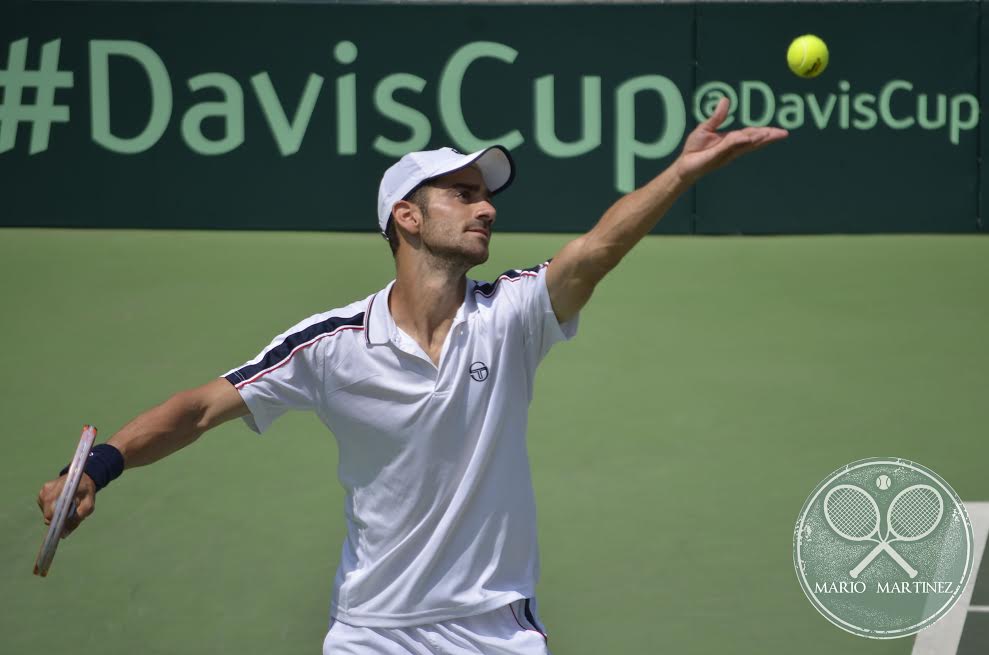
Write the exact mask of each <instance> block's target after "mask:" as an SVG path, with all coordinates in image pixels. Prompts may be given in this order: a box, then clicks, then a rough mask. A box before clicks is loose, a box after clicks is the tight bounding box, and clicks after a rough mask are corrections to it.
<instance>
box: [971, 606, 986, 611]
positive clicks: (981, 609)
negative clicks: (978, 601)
mask: <svg viewBox="0 0 989 655" xmlns="http://www.w3.org/2000/svg"><path fill="white" fill-rule="evenodd" d="M968 611H969V612H989V605H969V606H968Z"/></svg>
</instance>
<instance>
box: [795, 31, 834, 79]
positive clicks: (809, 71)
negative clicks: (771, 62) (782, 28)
mask: <svg viewBox="0 0 989 655" xmlns="http://www.w3.org/2000/svg"><path fill="white" fill-rule="evenodd" d="M786 63H787V64H789V66H790V70H792V71H793V72H794V73H795V74H796V75H799V76H800V77H808V78H810V77H817V76H818V75H820V74H821V73H822V72H824V69H825V68H827V67H828V46H827V45H825V43H824V41H822V40H821V39H820V38H818V37H816V36H814V35H813V34H804V35H803V36H798V37H797V38H795V39H794V40H793V43H791V44H790V48H789V49H788V50H787V51H786Z"/></svg>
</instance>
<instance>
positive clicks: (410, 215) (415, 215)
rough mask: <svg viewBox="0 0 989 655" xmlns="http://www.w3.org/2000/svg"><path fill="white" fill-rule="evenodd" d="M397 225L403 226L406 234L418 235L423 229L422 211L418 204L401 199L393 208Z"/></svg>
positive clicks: (392, 214) (392, 216) (393, 217)
mask: <svg viewBox="0 0 989 655" xmlns="http://www.w3.org/2000/svg"><path fill="white" fill-rule="evenodd" d="M391 218H392V220H393V221H395V227H396V228H399V227H401V228H402V230H404V231H405V233H406V234H410V235H418V234H419V230H421V229H422V211H421V210H420V209H419V207H418V205H416V204H415V203H411V202H409V201H408V200H399V201H398V202H396V203H395V206H394V207H392V210H391Z"/></svg>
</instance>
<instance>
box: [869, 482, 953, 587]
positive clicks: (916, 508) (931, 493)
mask: <svg viewBox="0 0 989 655" xmlns="http://www.w3.org/2000/svg"><path fill="white" fill-rule="evenodd" d="M943 516H944V499H943V498H941V494H939V493H938V492H937V489H935V488H934V487H931V486H929V485H926V484H915V485H913V486H911V487H907V488H906V489H904V490H903V491H901V492H900V493H898V494H896V498H894V499H893V502H891V503H890V504H889V508H888V509H887V510H886V538H885V539H883V540H882V541H881V542H880V543H879V545H878V546H876V547H875V548H873V549H872V552H871V553H869V554H868V555H866V556H865V559H863V560H862V561H861V562H859V563H858V566H856V567H855V568H854V569H852V570H851V571H850V572H849V575H851V576H852V577H853V578H857V577H858V576H859V574H860V573H861V572H862V571H863V570H865V567H867V566H869V564H871V563H872V560H874V559H876V557H878V556H879V551H881V550H885V551H886V552H888V553H890V554H891V555H892V554H893V553H894V552H896V551H894V550H893V548H892V546H890V545H889V544H890V543H892V542H894V541H904V542H911V541H919V540H921V539H923V538H924V537H926V536H927V535H929V534H930V533H932V532H934V528H936V527H937V526H938V524H939V523H940V522H941V517H943ZM890 535H892V538H890ZM894 559H896V558H894ZM905 570H906V569H905ZM907 574H908V575H909V576H910V577H911V578H914V577H916V576H917V571H916V570H914V569H913V568H910V569H909V570H907Z"/></svg>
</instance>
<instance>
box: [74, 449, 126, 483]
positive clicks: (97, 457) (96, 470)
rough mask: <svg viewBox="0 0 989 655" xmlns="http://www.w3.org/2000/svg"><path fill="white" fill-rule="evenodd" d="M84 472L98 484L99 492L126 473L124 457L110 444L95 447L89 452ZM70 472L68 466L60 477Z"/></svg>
mask: <svg viewBox="0 0 989 655" xmlns="http://www.w3.org/2000/svg"><path fill="white" fill-rule="evenodd" d="M83 471H84V472H85V473H86V475H88V476H89V477H91V478H92V479H93V482H95V483H96V490H97V491H99V490H100V489H102V488H103V487H105V486H107V485H108V484H110V483H111V482H113V481H114V480H116V479H117V478H119V477H120V474H121V473H123V472H124V456H123V455H121V454H120V451H119V450H117V449H116V448H114V447H113V446H111V445H110V444H108V443H101V444H99V445H97V446H93V449H92V450H91V451H90V452H89V457H87V458H86V466H85V467H83ZM68 472H69V467H68V466H66V467H65V468H64V469H62V471H61V472H60V473H59V474H58V475H59V477H61V476H63V475H65V474H66V473H68Z"/></svg>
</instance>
